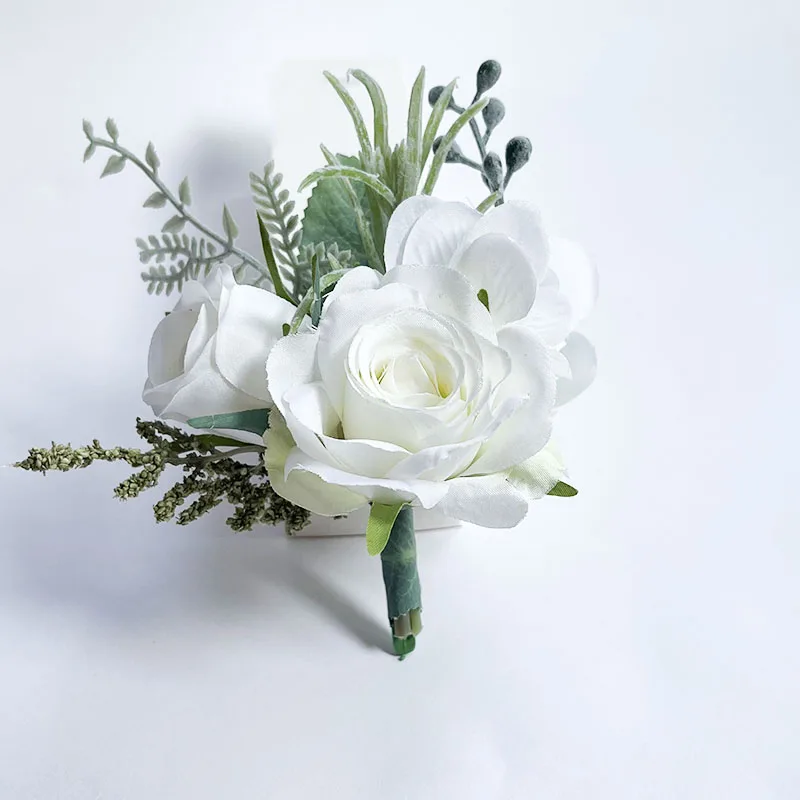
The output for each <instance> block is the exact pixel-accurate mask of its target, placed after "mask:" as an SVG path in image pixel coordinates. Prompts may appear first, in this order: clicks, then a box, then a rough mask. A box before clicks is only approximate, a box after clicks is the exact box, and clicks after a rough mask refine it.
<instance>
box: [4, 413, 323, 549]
mask: <svg viewBox="0 0 800 800" xmlns="http://www.w3.org/2000/svg"><path fill="white" fill-rule="evenodd" d="M136 432H137V433H138V434H139V436H141V437H142V439H144V440H145V441H146V442H147V444H149V445H150V449H149V450H139V449H136V448H128V447H114V448H111V449H107V448H104V447H102V446H101V444H100V442H98V441H97V440H96V439H95V440H94V441H93V442H92V443H91V444H89V445H86V446H85V447H78V448H73V447H71V446H70V445H69V444H56V443H55V442H53V443H52V445H51V447H49V448H47V449H44V448H32V449H31V450H30V451H29V452H28V457H27V458H25V459H24V460H23V461H20V462H18V463H17V464H15V465H14V466H16V467H19V468H20V469H26V470H31V471H33V472H41V473H43V474H44V473H47V472H51V471H53V470H59V471H61V472H67V471H69V470H73V469H83V468H85V467H88V466H89V465H90V464H92V463H94V462H95V461H124V462H126V463H127V464H129V465H130V466H132V467H134V468H135V469H137V470H138V471H137V472H134V474H133V475H131V476H130V477H129V478H126V479H125V480H124V481H122V483H120V484H119V485H118V486H117V487H116V488H115V489H114V494H115V495H116V496H117V497H118V498H119V499H120V500H129V499H131V498H133V497H138V496H139V495H140V494H141V493H142V492H143V491H145V490H146V489H150V488H152V487H153V486H155V485H156V484H157V483H158V482H159V480H160V479H161V477H162V475H163V473H164V471H165V469H166V468H167V467H168V466H176V467H180V468H181V469H182V470H183V472H184V477H183V478H182V479H181V480H180V481H178V482H177V483H176V484H175V485H174V486H173V487H172V488H171V489H169V490H168V491H167V492H166V494H165V495H164V496H163V497H162V498H161V500H159V501H158V502H157V503H156V504H155V506H154V507H153V510H154V512H155V517H156V520H157V521H158V522H166V521H167V520H171V519H175V520H176V522H177V523H178V525H188V524H189V523H190V522H193V521H194V520H196V519H198V518H199V517H200V516H202V515H203V514H205V513H207V512H208V511H210V510H211V509H212V508H215V507H216V506H218V505H219V504H220V503H221V502H223V501H224V500H227V501H228V502H229V503H230V504H231V505H232V506H233V514H232V515H231V516H230V517H228V519H227V520H226V523H227V524H228V526H229V527H230V528H231V529H232V530H234V531H245V530H251V529H252V527H253V526H254V525H256V524H258V523H264V524H267V525H276V524H278V523H279V522H284V523H285V524H286V530H287V532H288V533H296V532H297V531H299V530H301V529H302V528H303V527H304V526H305V525H306V524H307V523H308V521H309V518H310V514H309V512H308V511H306V510H305V509H303V508H299V507H298V506H295V505H292V504H291V503H289V502H287V501H286V500H284V499H283V498H282V497H280V496H279V495H277V494H275V492H274V491H273V490H272V487H271V486H270V485H269V481H268V479H267V472H266V469H265V467H264V464H263V462H262V460H261V459H260V458H259V460H258V463H257V464H245V463H242V462H241V461H238V460H236V459H235V458H233V456H237V455H240V454H242V453H260V452H262V451H263V448H261V447H258V446H255V445H254V446H247V445H244V446H239V445H240V443H238V442H236V441H235V440H230V439H225V438H224V437H217V436H214V435H211V434H191V433H186V432H184V431H181V430H179V429H178V428H175V427H173V426H171V425H167V424H166V423H164V422H159V421H143V420H141V419H137V420H136ZM230 445H237V446H235V447H230ZM220 447H225V448H227V449H225V450H220V449H219V448H220ZM195 495H196V498H195V499H194V500H192V502H191V503H189V505H188V506H186V507H185V508H183V509H182V510H179V509H181V507H182V506H184V504H185V503H186V502H187V501H188V500H189V498H192V497H194V496H195Z"/></svg>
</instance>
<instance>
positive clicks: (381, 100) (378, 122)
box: [350, 69, 391, 159]
mask: <svg viewBox="0 0 800 800" xmlns="http://www.w3.org/2000/svg"><path fill="white" fill-rule="evenodd" d="M350 74H351V75H352V76H353V77H354V78H355V79H356V80H357V81H359V82H360V83H362V84H363V85H364V87H365V88H366V90H367V92H368V93H369V99H370V100H371V102H372V117H373V128H374V134H373V141H374V143H375V149H376V150H380V151H381V152H382V153H383V156H384V158H386V159H388V158H389V156H390V155H391V154H390V151H389V109H388V107H387V105H386V97H385V96H384V94H383V89H381V87H380V85H379V84H378V82H377V81H376V80H375V79H374V78H371V77H370V76H369V75H367V73H366V72H364V71H363V70H360V69H354V70H351V71H350Z"/></svg>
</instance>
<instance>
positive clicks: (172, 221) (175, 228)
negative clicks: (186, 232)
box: [161, 214, 186, 233]
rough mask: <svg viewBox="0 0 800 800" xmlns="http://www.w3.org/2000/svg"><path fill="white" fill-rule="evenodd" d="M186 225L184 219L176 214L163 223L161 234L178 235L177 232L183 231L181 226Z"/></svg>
mask: <svg viewBox="0 0 800 800" xmlns="http://www.w3.org/2000/svg"><path fill="white" fill-rule="evenodd" d="M185 224H186V218H185V217H182V216H181V215H180V214H176V215H175V216H174V217H170V218H169V219H168V220H167V221H166V222H165V223H164V227H162V228H161V231H162V232H163V233H178V232H179V231H181V230H183V226H184V225H185Z"/></svg>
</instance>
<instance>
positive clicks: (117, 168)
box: [100, 156, 125, 178]
mask: <svg viewBox="0 0 800 800" xmlns="http://www.w3.org/2000/svg"><path fill="white" fill-rule="evenodd" d="M124 168H125V156H111V157H110V158H109V159H108V161H106V165H105V167H103V171H102V172H101V173H100V177H101V178H105V177H106V175H116V173H117V172H122V170H123V169H124Z"/></svg>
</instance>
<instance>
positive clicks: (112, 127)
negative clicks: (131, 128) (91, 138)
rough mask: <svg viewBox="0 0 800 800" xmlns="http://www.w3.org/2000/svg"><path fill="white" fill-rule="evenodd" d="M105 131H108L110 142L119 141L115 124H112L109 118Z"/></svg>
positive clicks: (112, 121)
mask: <svg viewBox="0 0 800 800" xmlns="http://www.w3.org/2000/svg"><path fill="white" fill-rule="evenodd" d="M106 130H107V131H108V135H109V136H110V137H111V141H112V142H115V143H116V141H117V139H119V128H118V127H117V123H116V122H114V120H113V119H111V117H109V118H108V119H107V120H106Z"/></svg>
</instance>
